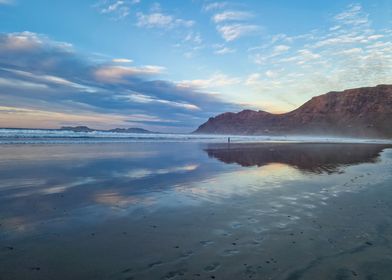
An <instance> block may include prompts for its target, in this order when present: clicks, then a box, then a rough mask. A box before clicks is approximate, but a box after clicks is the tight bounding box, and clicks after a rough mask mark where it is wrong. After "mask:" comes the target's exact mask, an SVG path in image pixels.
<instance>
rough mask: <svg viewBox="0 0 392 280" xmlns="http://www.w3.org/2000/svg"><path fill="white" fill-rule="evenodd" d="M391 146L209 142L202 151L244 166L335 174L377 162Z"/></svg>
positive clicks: (222, 160) (213, 156)
mask: <svg viewBox="0 0 392 280" xmlns="http://www.w3.org/2000/svg"><path fill="white" fill-rule="evenodd" d="M388 147H391V146H390V145H389V146H388V145H375V144H304V143H293V144H287V143H286V144H276V143H274V144H211V145H208V147H207V148H206V149H204V151H205V152H207V154H208V156H209V157H211V158H216V159H218V160H220V161H221V162H224V163H227V164H232V163H237V164H239V165H241V166H243V167H250V166H259V167H260V166H264V165H268V164H271V163H282V164H287V165H290V166H292V167H294V168H297V169H299V170H300V171H302V172H311V173H316V174H321V173H328V174H332V173H337V172H340V167H342V166H346V165H354V164H359V163H371V162H376V161H377V158H378V157H379V155H380V152H381V151H382V150H383V149H385V148H388Z"/></svg>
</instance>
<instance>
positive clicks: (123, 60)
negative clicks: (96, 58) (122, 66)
mask: <svg viewBox="0 0 392 280" xmlns="http://www.w3.org/2000/svg"><path fill="white" fill-rule="evenodd" d="M112 62H114V63H132V62H133V60H132V59H128V58H113V59H112Z"/></svg>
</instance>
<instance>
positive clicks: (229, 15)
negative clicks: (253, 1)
mask: <svg viewBox="0 0 392 280" xmlns="http://www.w3.org/2000/svg"><path fill="white" fill-rule="evenodd" d="M252 17H253V14H252V13H249V12H243V11H224V12H221V13H217V14H215V15H214V16H213V17H212V20H213V21H214V22H216V23H220V22H224V21H243V20H247V19H249V18H252Z"/></svg>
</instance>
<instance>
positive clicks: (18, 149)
mask: <svg viewBox="0 0 392 280" xmlns="http://www.w3.org/2000/svg"><path fill="white" fill-rule="evenodd" d="M0 154H1V155H2V156H1V159H0V166H1V168H0V178H1V179H0V213H1V215H0V224H1V225H0V262H1V263H2V265H1V267H0V279H7V280H11V279H128V280H130V279H135V280H136V279H287V280H294V279H390V275H391V274H392V250H391V240H392V214H391V213H392V196H391V195H390V192H391V190H390V187H391V186H392V149H391V148H390V147H388V146H386V145H366V144H357V145H352V144H272V143H269V144H234V145H231V146H230V147H228V146H227V145H226V144H206V143H204V144H200V143H144V144H142V143H128V144H126V143H124V144H118V143H117V144H116V145H113V144H95V145H83V144H70V145H65V144H64V145H63V144H56V145H38V144H37V145H3V146H0ZM16 174H18V176H16Z"/></svg>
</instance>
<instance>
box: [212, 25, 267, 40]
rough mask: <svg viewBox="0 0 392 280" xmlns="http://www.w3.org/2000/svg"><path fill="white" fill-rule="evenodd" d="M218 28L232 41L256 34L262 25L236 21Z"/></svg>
mask: <svg viewBox="0 0 392 280" xmlns="http://www.w3.org/2000/svg"><path fill="white" fill-rule="evenodd" d="M217 30H218V32H219V33H220V34H221V36H222V38H223V39H224V40H225V41H227V42H230V41H234V40H236V39H238V38H241V37H244V36H248V35H251V34H255V33H257V32H258V31H260V27H259V26H257V25H252V24H244V23H234V24H225V25H221V26H218V27H217Z"/></svg>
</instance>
